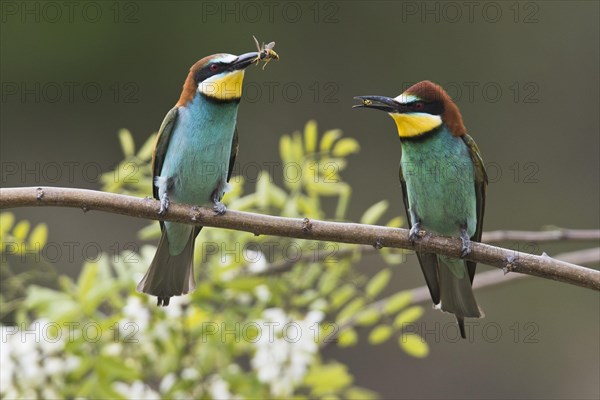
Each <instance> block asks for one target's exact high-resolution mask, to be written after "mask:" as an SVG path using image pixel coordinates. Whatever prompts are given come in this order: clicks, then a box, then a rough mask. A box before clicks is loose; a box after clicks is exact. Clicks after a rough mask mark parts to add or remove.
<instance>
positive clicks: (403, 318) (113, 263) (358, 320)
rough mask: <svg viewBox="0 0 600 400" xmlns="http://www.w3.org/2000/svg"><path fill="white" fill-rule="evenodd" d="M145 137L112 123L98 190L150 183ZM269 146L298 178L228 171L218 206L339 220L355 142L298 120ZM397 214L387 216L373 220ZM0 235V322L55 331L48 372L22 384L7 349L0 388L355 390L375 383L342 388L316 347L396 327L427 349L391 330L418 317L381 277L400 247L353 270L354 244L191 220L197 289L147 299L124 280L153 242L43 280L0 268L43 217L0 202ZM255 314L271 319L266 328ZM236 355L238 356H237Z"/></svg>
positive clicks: (145, 259)
mask: <svg viewBox="0 0 600 400" xmlns="http://www.w3.org/2000/svg"><path fill="white" fill-rule="evenodd" d="M154 138H155V137H154V135H153V136H151V137H150V138H149V139H148V140H147V141H146V142H145V143H144V144H143V146H142V147H141V149H139V150H137V151H136V149H135V146H134V141H133V138H132V137H131V134H130V133H129V131H127V130H122V131H121V132H119V140H120V142H121V147H122V149H123V153H124V156H125V159H124V160H123V162H122V163H120V164H119V165H118V166H117V167H116V169H115V171H112V172H110V173H107V174H105V175H104V176H103V180H102V182H103V190H107V191H112V192H116V193H127V194H132V195H136V196H148V195H151V175H152V173H151V153H152V148H153V143H154ZM279 148H280V157H281V160H282V163H283V164H282V165H283V168H285V167H286V165H292V166H293V168H296V169H297V170H298V171H300V176H301V179H283V180H282V182H281V183H280V184H276V183H275V179H274V177H273V176H270V175H269V173H268V171H262V173H261V175H260V177H259V179H258V180H257V181H256V184H255V185H254V188H253V189H254V190H253V191H248V190H249V188H248V186H250V185H249V184H245V183H244V179H243V178H242V177H235V178H234V179H232V191H231V192H230V193H228V194H227V195H226V196H225V198H224V202H225V203H226V204H227V205H228V207H229V208H231V209H235V210H242V211H258V212H263V213H265V212H268V213H270V214H273V215H281V216H289V217H310V218H324V219H326V218H329V219H336V220H345V219H347V215H346V213H347V210H348V204H349V201H350V197H351V188H350V186H349V185H348V183H346V182H344V180H343V176H342V175H343V174H342V173H343V170H344V168H345V167H346V164H347V157H349V156H351V155H352V154H354V153H356V152H358V151H359V148H360V146H359V144H358V142H357V141H356V140H354V139H352V138H346V137H343V134H342V132H341V131H339V130H329V131H326V132H325V133H324V134H322V135H319V133H318V130H317V124H316V123H315V122H314V121H310V122H308V123H307V124H306V126H305V129H304V132H302V133H301V132H294V133H292V134H291V135H283V136H282V137H281V139H280V146H279ZM284 178H285V176H284ZM324 198H333V199H335V211H334V212H333V215H327V212H326V211H325V210H324V209H323V207H322V200H323V199H324ZM387 208H388V204H387V202H385V201H381V202H378V203H376V204H374V205H373V206H372V207H370V208H369V209H368V210H366V211H365V213H364V214H363V216H362V218H361V220H360V221H361V222H362V223H367V224H376V223H380V221H381V219H382V217H383V215H384V214H385V212H386V211H387ZM401 223H402V219H401V218H400V217H396V218H393V219H392V220H390V221H389V222H388V223H387V224H388V225H389V226H400V225H401ZM159 234H160V230H159V224H158V223H155V222H151V223H149V224H148V226H147V227H146V228H144V229H142V230H141V231H140V234H139V239H141V240H152V242H153V243H155V240H156V239H157V238H158V236H159ZM0 235H1V238H2V250H3V251H4V253H3V261H2V273H3V276H2V280H3V289H4V290H3V291H2V298H1V301H2V303H1V304H0V306H1V309H3V310H4V309H5V307H6V306H7V305H11V307H10V308H8V309H7V310H9V311H8V313H5V314H3V318H4V322H5V325H13V324H16V326H18V327H20V329H27V328H28V327H31V326H33V325H35V324H36V323H37V324H39V323H40V321H41V323H42V324H46V325H48V324H56V326H55V325H52V329H55V330H56V329H58V330H59V332H61V331H62V332H63V338H62V339H61V340H62V341H61V342H60V343H61V346H59V347H58V350H56V349H54V348H52V349H40V350H39V352H38V353H39V354H47V355H46V356H45V357H46V358H52V357H54V358H56V359H57V360H62V361H64V363H63V364H61V365H63V367H62V368H60V371H59V372H56V371H54V372H52V371H50V372H48V371H46V370H44V371H46V372H44V373H45V374H46V375H45V377H46V378H47V379H45V380H44V381H43V385H40V386H35V384H34V383H31V382H30V383H29V384H28V386H27V387H26V386H25V384H24V383H23V379H24V378H23V377H20V375H19V368H21V366H20V364H19V362H20V361H19V360H18V359H16V358H15V359H13V358H10V357H9V358H8V359H9V360H12V361H11V362H12V363H13V364H7V365H9V367H14V368H13V370H14V372H13V373H14V376H13V378H12V379H13V380H12V381H11V385H12V386H10V389H11V390H14V393H13V392H10V393H13V394H17V395H20V396H21V397H23V396H25V397H27V396H28V395H32V393H33V395H37V396H38V397H50V396H52V395H56V397H67V398H73V397H81V398H87V397H96V398H98V397H110V398H126V397H132V396H133V397H139V396H142V395H149V396H150V395H151V396H162V397H174V396H175V397H186V398H211V397H223V396H226V397H227V396H232V395H238V396H241V397H243V398H266V397H291V396H294V395H299V394H300V393H304V395H306V394H308V395H309V396H310V398H365V399H368V398H374V397H376V394H375V393H373V392H371V391H369V390H367V389H363V388H360V387H357V386H355V385H354V384H353V377H352V375H351V373H350V371H348V368H347V367H346V366H345V365H343V364H341V363H338V362H335V361H330V362H324V361H323V360H322V359H321V358H320V356H319V351H318V350H319V348H321V347H322V346H325V345H331V344H335V343H337V345H339V346H341V347H347V346H353V345H356V344H357V343H358V342H359V339H360V337H361V336H364V337H365V338H366V339H367V340H368V342H369V343H371V344H373V345H376V344H380V343H383V342H385V341H387V340H389V339H390V338H392V337H396V338H397V341H398V344H399V346H400V348H402V349H404V351H405V352H406V353H408V354H410V355H412V356H415V357H423V356H425V355H426V354H427V352H428V348H427V344H426V343H425V342H423V341H421V340H420V337H418V336H416V335H414V334H413V333H406V332H403V329H402V327H403V324H404V323H407V322H414V320H416V319H417V318H419V317H420V316H421V313H422V309H421V308H420V307H418V306H412V307H411V300H410V295H408V294H407V293H406V292H398V293H396V294H393V293H394V291H396V292H397V291H398V288H395V289H394V288H392V287H391V286H392V283H391V282H392V277H393V275H394V267H395V265H397V264H398V263H399V262H401V260H402V256H403V254H402V252H399V251H393V250H389V249H388V250H386V251H385V252H382V255H383V260H381V259H377V260H378V261H377V262H375V263H374V264H373V265H372V267H373V268H371V269H370V270H369V273H368V275H365V274H364V273H360V272H358V271H357V270H356V269H355V268H353V265H355V264H356V263H357V262H359V261H360V260H361V257H362V256H363V251H361V249H360V248H358V247H356V246H351V245H346V244H339V243H330V242H316V241H310V240H299V239H287V238H276V237H268V236H258V237H257V236H254V235H251V234H248V233H245V232H238V231H228V230H219V229H213V228H205V229H204V230H203V231H202V232H201V234H200V236H199V237H198V239H197V243H196V254H195V258H196V274H197V277H196V281H197V283H198V285H197V289H196V290H195V291H194V292H193V293H191V294H189V295H187V296H182V297H175V298H173V299H172V300H171V303H172V304H171V305H170V306H169V307H167V308H158V307H156V306H155V304H154V301H155V299H154V298H151V297H149V296H146V295H142V294H138V293H136V291H135V286H136V284H137V281H139V279H140V278H141V276H142V274H143V273H144V272H145V270H146V268H147V267H148V265H149V263H150V261H151V259H152V256H153V254H154V251H155V247H154V246H153V245H145V246H143V247H142V248H141V249H140V251H139V252H131V251H126V252H123V253H120V254H111V255H108V254H106V255H104V256H103V257H102V258H100V259H99V260H98V261H97V262H88V263H86V264H85V265H84V266H83V267H82V269H81V272H80V274H79V277H78V278H77V279H75V280H72V279H70V278H68V277H66V276H59V277H58V278H57V279H56V280H55V285H56V286H57V288H55V289H51V288H48V287H42V286H39V285H33V284H29V283H28V284H27V285H24V283H26V282H28V281H26V280H22V279H21V280H18V281H15V279H16V278H15V277H18V276H19V274H18V273H17V274H15V273H14V272H13V271H12V269H11V267H10V266H9V264H12V263H14V259H15V258H17V257H19V254H20V253H19V251H18V250H15V249H16V248H17V247H19V246H22V245H24V244H26V245H29V246H31V245H36V244H38V245H41V246H42V247H43V243H44V242H45V241H46V237H47V228H46V226H45V225H43V224H40V225H36V226H35V227H34V228H33V229H31V227H30V224H29V223H28V222H27V221H19V222H16V221H15V220H14V216H13V215H12V214H10V213H3V214H2V221H1V222H0ZM74 235H75V233H74ZM11 246H12V247H11ZM9 248H10V249H12V250H10V252H9V253H10V254H9V256H6V254H5V253H7V251H6V250H7V249H9ZM370 260H373V259H372V258H370ZM36 265H37V264H36ZM36 265H34V267H36ZM273 271H276V272H273ZM5 274H10V275H6V276H5ZM5 278H8V280H7V281H6V282H8V283H7V285H8V286H11V285H15V287H18V288H19V289H18V290H12V291H10V290H9V291H5V290H6V288H5V286H6V285H5V284H4V283H5V282H4V280H5ZM11 279H12V280H11ZM19 282H20V283H19ZM386 291H387V293H386ZM384 294H385V295H390V294H393V296H392V297H391V298H390V299H389V300H388V301H387V302H386V303H385V306H384V307H379V306H376V303H375V302H376V301H377V300H378V299H381V297H382V296H383V295H384ZM274 324H279V325H274ZM288 324H291V325H290V326H293V327H294V329H295V328H296V327H300V328H301V335H300V336H301V337H300V339H298V340H297V341H294V340H290V336H291V333H290V331H286V330H285V329H282V326H288ZM269 326H275V328H274V330H273V332H272V333H273V334H274V335H273V337H269V338H268V340H267V336H268V335H267V334H268V333H269V332H268V329H266V328H267V327H269ZM57 327H58V328H57ZM67 327H73V332H72V333H73V334H72V335H67V333H68V330H67ZM31 329H33V328H31ZM49 331H51V330H49ZM96 332H97V334H96ZM333 339H335V340H334V341H333ZM8 345H11V346H18V343H16V341H12V342H9V344H7V346H8ZM11 351H13V350H11ZM44 351H46V352H48V353H44ZM38 353H36V354H38ZM273 357H274V358H273ZM65 360H68V362H67V361H65ZM244 360H250V364H249V366H248V362H247V361H244ZM266 360H270V361H268V362H267V361H266ZM277 360H279V361H277ZM40 362H42V361H40ZM56 362H58V361H56ZM4 367H5V366H4V364H3V368H4ZM6 390H7V389H6ZM32 390H33V392H32ZM6 393H7V392H3V393H2V394H3V396H4V395H6Z"/></svg>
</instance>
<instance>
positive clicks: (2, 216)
mask: <svg viewBox="0 0 600 400" xmlns="http://www.w3.org/2000/svg"><path fill="white" fill-rule="evenodd" d="M14 223H15V216H14V215H13V213H9V212H3V213H0V236H2V235H4V234H5V233H6V232H8V231H10V228H12V226H13V224H14Z"/></svg>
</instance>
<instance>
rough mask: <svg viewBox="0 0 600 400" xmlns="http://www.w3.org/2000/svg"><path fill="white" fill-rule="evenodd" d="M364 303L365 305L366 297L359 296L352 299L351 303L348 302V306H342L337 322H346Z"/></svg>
mask: <svg viewBox="0 0 600 400" xmlns="http://www.w3.org/2000/svg"><path fill="white" fill-rule="evenodd" d="M364 305H365V299H361V298H358V299H354V300H352V301H351V302H350V303H348V305H346V307H344V308H342V310H341V311H340V312H339V314H338V315H337V319H336V322H338V323H340V324H341V323H343V322H345V321H346V320H348V319H350V318H351V317H353V316H354V314H356V312H357V311H358V310H360V309H361V308H362V307H363V306H364Z"/></svg>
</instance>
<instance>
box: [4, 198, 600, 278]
mask: <svg viewBox="0 0 600 400" xmlns="http://www.w3.org/2000/svg"><path fill="white" fill-rule="evenodd" d="M27 206H57V207H76V208H81V209H82V210H83V211H84V212H87V211H91V210H98V211H105V212H111V213H115V214H121V215H128V216H132V217H138V218H145V219H154V220H158V219H161V220H165V221H172V222H180V223H184V224H192V225H203V226H212V227H216V228H225V229H235V230H239V231H246V232H251V233H253V234H255V235H274V236H284V237H291V238H298V239H307V240H323V241H330V242H343V243H353V244H365V245H372V246H375V247H377V248H381V247H396V248H403V249H410V250H416V251H427V252H432V253H437V254H442V255H446V256H450V257H455V258H459V257H460V249H461V240H460V239H458V238H451V237H444V236H437V235H433V234H429V233H425V234H424V235H422V236H421V237H420V238H419V239H418V240H417V241H416V242H415V243H412V242H411V241H410V240H408V230H407V229H398V228H389V227H383V226H374V225H361V224H356V223H343V222H326V221H318V220H309V219H308V218H304V219H299V218H284V217H276V216H269V215H261V214H255V213H248V212H240V211H228V212H227V213H226V214H225V215H221V216H218V215H215V213H214V212H213V211H212V209H210V208H206V207H194V206H187V205H183V204H171V206H170V207H169V211H168V212H167V213H166V215H164V216H159V215H158V210H159V202H158V201H157V200H154V199H151V198H145V199H141V198H137V197H132V196H125V195H119V194H113V193H104V192H99V191H93V190H84V189H67V188H54V187H38V188H36V187H28V188H2V189H0V208H11V207H27ZM472 250H473V251H472V252H471V254H469V255H468V256H467V257H465V259H467V260H471V261H477V262H480V263H484V264H487V265H491V266H494V267H497V268H501V269H503V270H504V271H505V272H509V271H513V272H519V273H523V274H528V275H534V276H539V277H542V278H547V279H552V280H556V281H560V282H565V283H570V284H573V285H577V286H581V287H585V288H589V289H594V290H600V272H598V271H596V270H593V269H590V268H584V267H580V266H578V265H574V264H571V263H568V262H564V261H560V260H556V259H553V258H551V257H549V256H548V255H546V254H545V253H544V254H543V255H541V256H536V255H532V254H527V253H524V252H519V251H516V250H510V249H504V248H501V247H496V246H490V245H487V244H483V243H475V242H474V243H473V244H472Z"/></svg>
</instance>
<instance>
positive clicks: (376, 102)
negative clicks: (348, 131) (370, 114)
mask: <svg viewBox="0 0 600 400" xmlns="http://www.w3.org/2000/svg"><path fill="white" fill-rule="evenodd" d="M355 99H356V100H360V101H361V104H355V105H353V106H352V108H360V107H366V108H374V109H376V110H381V111H385V112H388V113H390V112H402V104H400V103H398V102H397V101H396V100H394V99H392V98H389V97H385V96H356V97H355Z"/></svg>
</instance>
